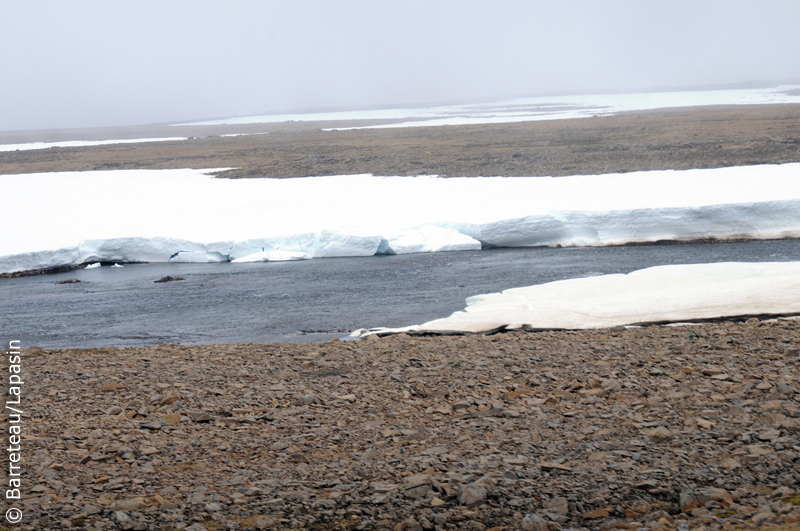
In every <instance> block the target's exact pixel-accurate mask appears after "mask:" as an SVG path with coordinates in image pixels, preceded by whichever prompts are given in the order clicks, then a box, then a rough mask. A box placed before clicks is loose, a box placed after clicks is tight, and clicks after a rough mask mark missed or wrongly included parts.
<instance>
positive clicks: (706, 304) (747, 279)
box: [352, 262, 800, 337]
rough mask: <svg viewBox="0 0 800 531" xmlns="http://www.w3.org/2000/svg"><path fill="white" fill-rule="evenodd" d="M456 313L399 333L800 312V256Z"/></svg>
mask: <svg viewBox="0 0 800 531" xmlns="http://www.w3.org/2000/svg"><path fill="white" fill-rule="evenodd" d="M466 302H467V308H466V309H465V310H464V311H460V312H455V313H454V314H453V315H451V316H450V317H446V318H444V319H436V320H434V321H430V322H427V323H424V324H422V325H414V326H408V327H404V328H377V329H372V330H365V329H362V330H357V331H355V332H353V334H352V336H353V337H364V336H369V335H373V334H378V335H386V334H392V333H443V334H453V333H482V332H483V333H485V332H491V331H496V330H500V329H519V328H524V329H533V330H537V329H544V330H547V329H585V328H608V327H613V326H624V325H632V324H652V323H665V322H684V321H699V320H709V319H718V318H730V317H742V316H767V315H796V314H800V262H761V263H737V262H725V263H716V264H692V265H668V266H658V267H651V268H648V269H641V270H638V271H634V272H632V273H628V274H627V275H602V276H596V277H588V278H576V279H570V280H560V281H557V282H549V283H547V284H539V285H536V286H528V287H524V288H513V289H508V290H505V291H503V292H501V293H490V294H486V295H477V296H474V297H470V298H468V299H467V301H466Z"/></svg>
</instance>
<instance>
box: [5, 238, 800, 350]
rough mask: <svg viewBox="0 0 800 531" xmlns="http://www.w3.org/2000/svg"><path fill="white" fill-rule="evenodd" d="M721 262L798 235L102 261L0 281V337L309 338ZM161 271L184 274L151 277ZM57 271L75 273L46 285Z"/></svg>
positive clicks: (776, 253) (761, 254) (116, 342)
mask: <svg viewBox="0 0 800 531" xmlns="http://www.w3.org/2000/svg"><path fill="white" fill-rule="evenodd" d="M722 261H747V262H766V261H800V240H781V241H757V242H742V243H716V244H699V243H698V244H676V245H649V246H633V247H600V248H565V249H550V248H536V249H493V250H484V251H474V252H452V253H432V254H414V255H401V256H375V257H371V258H333V259H317V260H307V261H301V262H273V263H257V264H230V263H224V264H172V265H167V264H129V265H126V266H125V267H124V268H111V267H102V268H99V269H91V270H80V271H72V272H69V273H61V274H57V275H44V276H36V277H26V278H17V279H8V280H0V341H2V342H3V343H4V344H7V342H8V341H9V340H11V339H19V340H21V341H22V344H23V347H26V346H30V345H41V346H43V347H51V348H71V347H87V346H126V345H151V344H159V343H164V342H169V343H181V344H196V343H206V344H208V343H260V342H270V341H289V342H291V341H319V340H325V339H329V338H331V337H334V336H337V337H346V336H347V333H348V332H350V331H351V330H354V329H357V328H371V327H376V326H390V327H399V326H406V325H411V324H419V323H422V322H425V321H429V320H432V319H436V318H439V317H446V316H448V315H450V314H451V313H453V312H454V311H457V310H462V309H463V308H464V299H465V298H467V297H469V296H472V295H477V294H480V293H490V292H496V291H501V290H504V289H508V288H514V287H520V286H529V285H532V284H540V283H543V282H550V281H553V280H562V279H567V278H574V277H582V276H589V275H598V274H609V273H628V272H630V271H633V270H636V269H642V268H645V267H650V266H655V265H664V264H689V263H703V262H722ZM165 275H171V276H181V277H184V279H185V280H182V281H179V282H168V283H155V282H154V281H155V280H157V279H159V278H161V277H163V276H165ZM69 278H77V279H79V280H80V281H81V282H80V283H75V284H63V285H59V284H57V282H58V281H61V280H65V279H69Z"/></svg>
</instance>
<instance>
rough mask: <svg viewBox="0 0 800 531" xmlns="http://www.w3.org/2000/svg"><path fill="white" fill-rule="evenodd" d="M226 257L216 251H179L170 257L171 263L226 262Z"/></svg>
mask: <svg viewBox="0 0 800 531" xmlns="http://www.w3.org/2000/svg"><path fill="white" fill-rule="evenodd" d="M227 261H228V257H227V256H225V255H223V254H222V253H218V252H203V251H179V252H178V253H176V254H174V255H173V256H171V257H170V259H169V262H170V263H171V264H210V263H215V262H227Z"/></svg>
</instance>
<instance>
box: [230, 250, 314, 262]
mask: <svg viewBox="0 0 800 531" xmlns="http://www.w3.org/2000/svg"><path fill="white" fill-rule="evenodd" d="M312 258H314V257H313V256H311V255H310V254H308V253H301V252H296V251H261V252H260V253H253V254H248V255H247V256H243V257H241V258H236V259H235V260H231V262H233V263H234V264H240V263H246V262H288V261H290V260H311V259H312Z"/></svg>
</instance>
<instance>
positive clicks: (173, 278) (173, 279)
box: [120, 266, 186, 283]
mask: <svg viewBox="0 0 800 531" xmlns="http://www.w3.org/2000/svg"><path fill="white" fill-rule="evenodd" d="M120 267H122V266H120ZM178 280H186V279H185V278H183V277H171V276H169V275H167V276H165V277H161V278H159V279H158V280H154V281H153V282H155V283H158V282H175V281H178Z"/></svg>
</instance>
